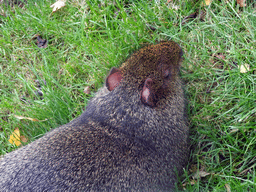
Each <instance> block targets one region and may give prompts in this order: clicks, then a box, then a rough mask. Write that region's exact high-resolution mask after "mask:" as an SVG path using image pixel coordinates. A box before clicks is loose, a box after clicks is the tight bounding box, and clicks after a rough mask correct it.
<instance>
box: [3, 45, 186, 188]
mask: <svg viewBox="0 0 256 192" xmlns="http://www.w3.org/2000/svg"><path fill="white" fill-rule="evenodd" d="M181 56H182V50H181V48H180V47H179V45H178V44H177V43H175V42H173V41H167V42H161V43H159V44H157V45H150V46H147V47H144V48H142V49H140V50H138V51H137V52H135V53H134V54H133V55H131V57H130V58H128V59H127V60H126V62H125V63H124V64H123V65H122V66H121V67H120V68H118V69H117V68H113V69H112V70H111V72H110V73H109V75H108V77H107V79H106V86H105V87H104V88H102V89H101V90H99V92H98V93H97V94H96V96H95V97H94V98H93V99H91V101H90V102H89V104H88V106H87V107H86V111H85V112H84V113H83V114H82V115H81V116H80V117H78V118H77V119H75V120H73V121H71V122H70V123H68V124H66V125H62V126H60V127H59V128H56V129H54V130H52V131H51V132H49V133H47V134H46V135H45V136H43V137H42V138H40V139H38V140H36V141H34V142H32V143H31V144H29V145H27V146H24V147H22V148H20V149H18V150H16V151H13V152H11V153H9V154H6V155H5V156H4V158H3V159H2V160H0V190H1V191H171V190H173V189H174V187H175V182H176V181H177V173H178V174H180V173H181V172H182V168H183V167H184V166H185V164H186V162H187V155H188V145H187V139H188V127H187V125H186V118H185V99H184V93H183V89H182V81H181V80H180V78H179V67H180V63H181Z"/></svg>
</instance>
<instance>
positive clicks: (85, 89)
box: [84, 86, 91, 94]
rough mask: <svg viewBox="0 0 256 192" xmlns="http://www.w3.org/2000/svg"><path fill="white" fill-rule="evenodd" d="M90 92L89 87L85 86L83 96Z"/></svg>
mask: <svg viewBox="0 0 256 192" xmlns="http://www.w3.org/2000/svg"><path fill="white" fill-rule="evenodd" d="M90 92H91V90H90V86H86V87H85V88H84V93H85V94H90Z"/></svg>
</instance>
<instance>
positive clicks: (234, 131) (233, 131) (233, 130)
mask: <svg viewBox="0 0 256 192" xmlns="http://www.w3.org/2000/svg"><path fill="white" fill-rule="evenodd" d="M237 131H239V129H237V128H234V129H231V131H230V132H229V134H230V133H236V132H237Z"/></svg>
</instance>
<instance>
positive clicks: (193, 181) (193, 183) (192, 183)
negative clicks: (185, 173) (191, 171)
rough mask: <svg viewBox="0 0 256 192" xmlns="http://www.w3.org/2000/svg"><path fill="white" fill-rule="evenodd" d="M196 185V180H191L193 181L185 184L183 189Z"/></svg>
mask: <svg viewBox="0 0 256 192" xmlns="http://www.w3.org/2000/svg"><path fill="white" fill-rule="evenodd" d="M195 184H196V181H195V180H191V181H188V182H186V183H183V184H182V186H183V189H186V188H185V187H186V186H187V185H195Z"/></svg>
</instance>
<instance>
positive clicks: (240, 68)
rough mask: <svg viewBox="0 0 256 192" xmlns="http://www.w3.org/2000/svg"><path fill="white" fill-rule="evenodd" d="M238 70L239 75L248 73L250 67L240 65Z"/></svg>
mask: <svg viewBox="0 0 256 192" xmlns="http://www.w3.org/2000/svg"><path fill="white" fill-rule="evenodd" d="M239 70H240V73H247V72H248V71H250V65H248V64H246V63H245V64H242V65H240V66H239Z"/></svg>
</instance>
